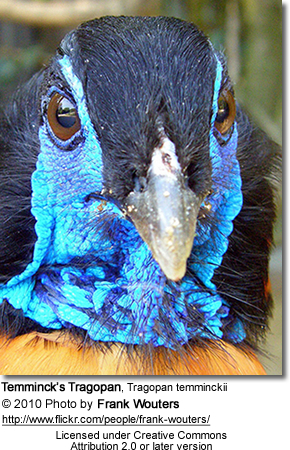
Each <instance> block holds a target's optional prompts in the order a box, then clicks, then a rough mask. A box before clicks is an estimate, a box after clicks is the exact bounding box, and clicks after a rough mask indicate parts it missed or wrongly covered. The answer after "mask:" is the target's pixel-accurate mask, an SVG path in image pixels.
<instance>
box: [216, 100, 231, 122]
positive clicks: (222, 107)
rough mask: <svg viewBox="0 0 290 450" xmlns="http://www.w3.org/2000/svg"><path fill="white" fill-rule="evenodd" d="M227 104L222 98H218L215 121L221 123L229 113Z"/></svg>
mask: <svg viewBox="0 0 290 450" xmlns="http://www.w3.org/2000/svg"><path fill="white" fill-rule="evenodd" d="M229 112H230V111H229V105H228V103H227V102H226V101H225V100H224V99H220V100H219V102H218V113H217V116H216V121H217V122H218V123H222V122H224V121H225V120H226V118H227V117H228V115H229Z"/></svg>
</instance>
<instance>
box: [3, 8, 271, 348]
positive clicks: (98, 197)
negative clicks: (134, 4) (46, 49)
mask: <svg viewBox="0 0 290 450" xmlns="http://www.w3.org/2000/svg"><path fill="white" fill-rule="evenodd" d="M238 117H239V118H240V119H239V120H240V122H241V123H242V124H243V125H242V126H240V125H239V120H238ZM13 120H14V121H15V124H14V125H15V126H14V125H13ZM249 127H250V125H249V122H248V121H247V119H246V118H245V117H244V116H243V113H242V112H241V111H240V110H238V113H237V117H236V105H235V98H234V92H233V86H232V83H231V80H230V78H229V75H228V72H227V68H226V63H225V60H224V58H223V56H222V55H221V54H219V53H218V52H216V51H215V50H214V49H213V47H212V45H211V43H210V42H209V40H208V39H207V38H206V37H205V36H204V35H203V34H202V33H201V32H200V31H199V30H198V29H197V28H196V27H195V26H194V25H192V24H189V23H186V22H183V21H181V20H177V19H169V18H125V17H121V18H112V17H107V18H102V19H97V20H93V21H90V22H87V23H85V24H83V25H81V26H80V27H79V28H77V29H76V30H74V31H73V32H71V33H69V34H68V35H67V36H66V37H65V38H64V40H63V41H62V43H61V45H60V47H59V49H58V51H57V53H56V55H55V56H54V58H53V59H52V60H51V62H50V64H49V65H48V66H47V67H46V68H45V69H43V70H42V71H41V72H40V73H39V74H38V75H36V76H35V77H34V78H33V79H32V80H31V81H30V82H29V83H28V84H27V85H25V86H24V87H23V88H22V89H20V90H19V91H18V93H17V94H16V95H15V97H14V98H13V100H12V102H11V104H10V105H9V106H8V107H7V108H6V113H5V115H4V116H3V119H2V128H1V130H2V134H1V136H2V137H1V139H2V141H3V146H5V148H6V152H5V153H6V154H5V155H4V156H3V157H2V158H3V161H4V162H3V163H2V166H1V177H2V182H3V186H4V191H3V192H4V193H3V198H4V195H5V199H6V200H5V207H6V210H5V218H6V221H5V225H4V224H2V225H1V226H2V240H3V242H4V245H3V249H2V255H1V259H0V261H1V265H2V269H1V273H2V286H1V287H0V292H1V298H2V301H4V300H5V302H6V303H9V304H10V305H12V306H13V308H14V309H20V310H22V311H23V315H24V316H25V317H27V318H29V319H30V320H31V321H33V323H36V324H38V326H40V327H43V328H45V329H60V328H69V329H73V328H78V329H83V330H85V331H86V333H88V335H89V336H90V337H91V338H92V339H93V340H96V341H110V342H111V341H114V342H122V343H124V344H143V343H145V344H147V343H151V344H153V345H154V346H160V345H162V346H166V347H171V348H176V347H178V346H179V345H182V344H184V343H187V342H188V341H189V340H190V339H193V338H211V339H212V338H213V339H219V338H226V339H229V340H231V341H233V342H240V341H242V340H243V339H244V338H245V336H246V326H244V324H243V320H242V319H241V316H242V314H241V313H240V310H239V303H238V301H237V302H236V303H237V305H238V306H233V303H234V301H233V299H232V297H233V294H232V290H233V285H234V284H235V282H234V281H233V280H234V276H233V274H234V273H235V269H234V266H235V264H236V263H235V261H234V262H231V261H230V259H229V258H228V257H227V256H226V254H228V255H230V254H231V252H234V249H235V248H236V247H237V246H238V244H237V243H236V242H237V241H234V240H233V241H232V244H231V245H229V242H230V243H231V241H230V240H231V239H233V238H234V236H235V234H234V233H233V229H234V221H235V219H236V217H237V216H238V215H239V214H240V213H241V210H242V208H243V192H242V184H243V183H242V174H241V172H242V167H241V166H242V163H243V161H245V160H246V159H248V158H249V154H250V152H249V154H248V155H247V156H246V157H243V156H241V157H240V158H239V155H238V153H239V148H240V149H242V150H243V149H244V147H245V145H246V144H245V145H241V139H242V138H241V136H242V137H243V139H244V141H246V139H245V136H246V135H247V133H246V131H247V130H249V129H250V128H249ZM239 128H240V130H241V132H240V133H239ZM13 130H14V132H15V130H18V132H17V138H16V137H15V136H14V137H13V133H12V131H13ZM251 132H252V131H250V132H249V134H248V135H250V133H251ZM249 142H250V140H249ZM9 158H10V159H9ZM243 158H244V159H243ZM239 159H240V161H239ZM262 160H263V162H262V163H261V164H262V165H263V167H266V165H265V163H264V160H266V157H264V156H263V158H262V159H261V161H262ZM8 166H9V167H8ZM7 167H8V168H7ZM267 170H268V169H267ZM267 170H266V168H264V169H263V173H262V175H261V179H263V180H266V175H267V173H268V172H267ZM266 172H267V173H266ZM245 183H246V184H245V186H246V187H245V189H246V191H245V192H246V194H247V189H248V188H247V177H246V176H245ZM265 183H266V181H265ZM248 184H249V183H248ZM260 185H261V183H260ZM260 206H261V205H260ZM13 211H14V212H15V213H14V214H13ZM11 212H12V214H11ZM3 217H4V216H3ZM269 220H272V219H269ZM3 222H4V221H3ZM247 232H249V233H250V231H249V230H248V229H247ZM270 234H271V231H270ZM232 235H233V237H231V236H232ZM237 235H238V237H237V238H236V239H237V240H238V239H240V237H239V236H240V230H239V226H238V225H237ZM3 236H4V237H3ZM12 239H13V242H14V250H13V252H12V253H11V245H12V242H11V241H12ZM15 244H16V248H15ZM268 247H269V245H268ZM268 247H267V248H268ZM266 253H267V252H266ZM227 258H228V259H227ZM228 260H229V261H228ZM232 261H233V260H232ZM244 262H245V261H244ZM244 262H243V264H244ZM231 264H232V266H233V267H232V270H233V272H232V273H231V274H230V275H229V274H228V273H226V272H229V270H230V269H229V268H230V266H231ZM266 264H267V263H266V262H265V266H266ZM240 265H242V263H241V264H240ZM265 266H264V269H263V270H264V272H265V271H266V269H265ZM223 267H226V270H222V268H223ZM260 272H261V271H260ZM243 273H245V269H244V272H243V271H241V279H242V278H243V275H242V274H243ZM229 277H231V280H230V281H229V280H228V287H225V284H226V279H227V278H229ZM259 277H260V279H262V283H263V282H264V279H265V278H266V275H265V273H264V275H263V276H262V277H261V273H260V275H259ZM238 283H240V284H241V285H242V283H241V280H239V281H238ZM241 289H242V288H240V290H241ZM237 290H238V289H237ZM259 292H260V293H261V292H262V291H261V289H260V291H259ZM237 295H238V294H237ZM257 295H258V294H257ZM259 295H260V294H259ZM243 300H244V298H243V295H241V302H243ZM254 303H255V300H253V304H254ZM252 307H253V308H255V307H256V305H254V306H252V305H251V308H252Z"/></svg>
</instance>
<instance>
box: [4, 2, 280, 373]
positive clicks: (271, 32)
mask: <svg viewBox="0 0 290 450" xmlns="http://www.w3.org/2000/svg"><path fill="white" fill-rule="evenodd" d="M103 15H168V16H175V17H180V18H183V19H186V20H190V21H192V22H194V23H195V24H196V25H198V26H199V27H200V28H201V29H202V30H203V31H204V33H205V34H206V35H208V36H209V37H210V38H211V41H212V43H213V44H214V46H215V47H216V48H217V49H219V50H224V52H225V54H226V56H227V59H228V66H229V71H230V75H231V78H232V80H233V81H234V82H235V91H236V96H237V98H238V99H239V102H240V103H242V104H243V106H244V107H245V108H246V110H247V111H248V112H249V113H250V115H251V116H252V117H253V118H254V120H255V121H256V123H257V124H258V125H259V126H260V127H262V128H263V129H264V130H265V131H266V132H267V133H268V135H270V136H271V137H272V139H274V140H275V141H276V142H278V143H279V144H281V143H282V2H281V1H279V0H263V1H261V0H219V1H216V2H213V1H212V0H155V1H153V0H145V1H144V0H10V1H7V0H0V102H1V103H5V101H6V99H8V98H9V96H10V94H11V92H12V91H13V90H14V89H15V87H16V86H17V85H18V84H19V83H20V82H22V81H24V80H26V79H28V78H29V77H30V76H31V75H32V74H33V73H34V72H36V71H37V70H39V69H40V68H41V67H42V66H43V65H44V64H46V63H47V62H48V61H49V58H50V56H51V55H52V53H53V52H54V50H55V48H56V47H57V46H58V44H59V42H60V40H61V39H62V37H63V36H64V35H65V34H66V33H67V32H68V31H69V30H70V29H72V28H74V27H75V26H77V25H78V24H79V23H81V22H83V21H85V20H89V19H92V18H94V17H99V16H103ZM279 191H280V193H281V190H279ZM281 217H282V206H281V195H279V199H278V221H277V226H276V231H275V242H276V249H275V250H274V252H273V257H272V261H271V280H272V286H273V293H274V298H275V304H276V308H275V311H274V319H273V321H272V323H271V333H270V334H269V338H268V341H267V345H266V348H265V351H266V353H268V354H269V356H268V357H267V356H266V357H263V362H264V365H265V366H266V368H267V372H268V374H271V375H279V374H281V373H282V275H281V261H282V218H281Z"/></svg>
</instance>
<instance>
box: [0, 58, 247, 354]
mask: <svg viewBox="0 0 290 450" xmlns="http://www.w3.org/2000/svg"><path fill="white" fill-rule="evenodd" d="M59 63H60V65H61V68H62V72H63V75H64V76H65V78H66V80H67V82H68V84H69V85H70V86H71V89H72V94H73V96H74V98H75V101H76V104H77V105H78V114H79V117H80V121H81V125H82V128H81V130H80V132H79V133H80V143H79V144H78V145H77V147H76V148H75V149H74V150H73V151H64V150H63V149H62V148H61V143H58V144H59V145H58V146H56V145H55V143H54V142H53V141H52V140H51V139H50V137H49V136H50V129H49V124H48V123H44V125H42V126H41V128H40V131H39V139H40V144H41V153H40V155H39V158H38V162H37V167H36V170H35V172H34V173H33V176H32V190H33V195H32V209H31V211H32V214H33V216H34V217H35V219H36V225H35V230H36V234H37V241H36V244H35V249H34V258H33V261H32V263H31V264H29V265H28V266H27V268H26V270H25V271H24V272H23V273H21V274H20V275H18V276H16V277H14V278H12V279H11V280H10V281H9V282H8V283H7V285H6V286H2V287H1V288H0V293H1V299H4V298H6V299H7V300H8V301H9V302H10V303H11V304H12V305H13V306H14V307H15V308H21V309H22V310H23V311H24V314H25V316H27V317H30V318H31V319H33V320H35V321H36V322H38V323H39V324H40V325H42V326H44V327H48V328H52V329H60V328H62V327H66V328H70V327H72V326H77V327H80V328H83V329H85V330H87V331H88V334H89V336H90V337H91V338H92V339H94V340H98V341H115V342H123V343H132V344H142V343H149V342H150V343H152V344H153V345H154V346H160V345H164V346H166V347H170V348H176V347H177V346H178V345H183V344H185V343H187V342H188V341H189V340H190V339H192V338H194V337H205V338H215V339H217V338H222V337H224V336H226V337H227V339H230V340H232V341H233V342H239V341H241V340H243V339H244V337H245V332H244V329H243V326H242V324H241V322H239V321H238V320H230V319H231V318H230V317H229V307H228V305H227V303H226V302H225V301H224V300H223V299H222V298H221V297H220V296H219V294H218V293H217V290H216V286H215V285H214V284H213V282H212V277H213V274H214V270H215V269H216V268H217V267H219V266H220V264H221V262H222V258H223V255H224V253H225V252H226V250H227V246H228V236H229V235H230V233H231V232H232V229H233V224H232V222H233V219H234V218H235V217H236V215H237V214H238V213H239V212H240V209H241V206H242V193H241V178H240V171H239V165H238V162H237V159H236V148H237V128H236V126H235V127H234V130H233V132H232V135H231V137H230V139H229V141H228V142H227V143H226V144H224V145H222V144H219V142H218V140H217V139H216V137H215V135H214V126H213V122H212V130H211V134H210V154H211V159H212V179H213V193H212V195H211V196H210V198H209V199H208V201H209V202H210V204H211V208H212V210H211V214H212V216H213V217H214V221H212V222H211V223H210V225H207V226H205V225H202V224H201V223H199V224H198V226H197V236H196V238H195V241H194V246H193V249H192V254H191V257H190V259H189V268H190V271H189V272H188V273H187V275H186V276H185V277H184V279H183V280H182V281H181V282H179V283H173V282H168V281H167V280H166V278H165V276H164V274H163V273H162V271H161V269H160V268H159V266H158V264H157V263H156V261H155V260H154V259H153V258H152V255H151V252H150V250H149V249H148V247H147V245H146V244H145V243H144V242H143V241H142V239H141V238H140V236H139V234H138V233H137V231H136V229H135V227H134V225H133V224H132V223H131V222H129V221H128V220H127V219H126V218H125V217H124V216H123V213H122V212H121V211H120V209H119V208H118V207H117V206H116V205H115V204H113V203H110V202H107V201H106V200H105V199H103V198H102V197H101V196H99V197H98V196H96V195H95V196H91V197H88V196H89V195H90V194H92V193H100V192H101V191H102V176H101V174H102V152H101V148H100V144H99V141H98V139H97V136H96V133H95V131H94V128H93V125H92V123H91V121H90V117H89V113H88V111H87V107H86V102H85V96H84V92H83V88H82V85H81V82H80V81H79V80H78V78H77V77H76V76H75V75H74V73H73V71H72V66H71V64H70V61H69V58H68V57H67V56H65V57H63V58H62V59H61V60H60V61H59ZM221 71H222V68H221V64H220V62H219V61H218V60H217V76H216V83H215V91H214V99H213V117H215V115H216V108H217V99H218V93H219V90H220V85H221ZM213 121H214V120H213ZM225 180H226V181H225ZM226 323H227V324H229V325H227V327H226V326H225V324H226Z"/></svg>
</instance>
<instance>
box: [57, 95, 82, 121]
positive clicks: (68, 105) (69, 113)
mask: <svg viewBox="0 0 290 450" xmlns="http://www.w3.org/2000/svg"><path fill="white" fill-rule="evenodd" d="M56 118H57V121H58V123H59V124H60V125H61V126H62V127H64V128H71V127H73V126H74V124H75V123H76V120H77V119H76V118H77V112H76V109H75V107H74V105H73V104H72V102H70V101H69V100H68V99H67V98H65V97H63V98H62V99H61V100H60V101H59V104H58V108H57V111H56Z"/></svg>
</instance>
